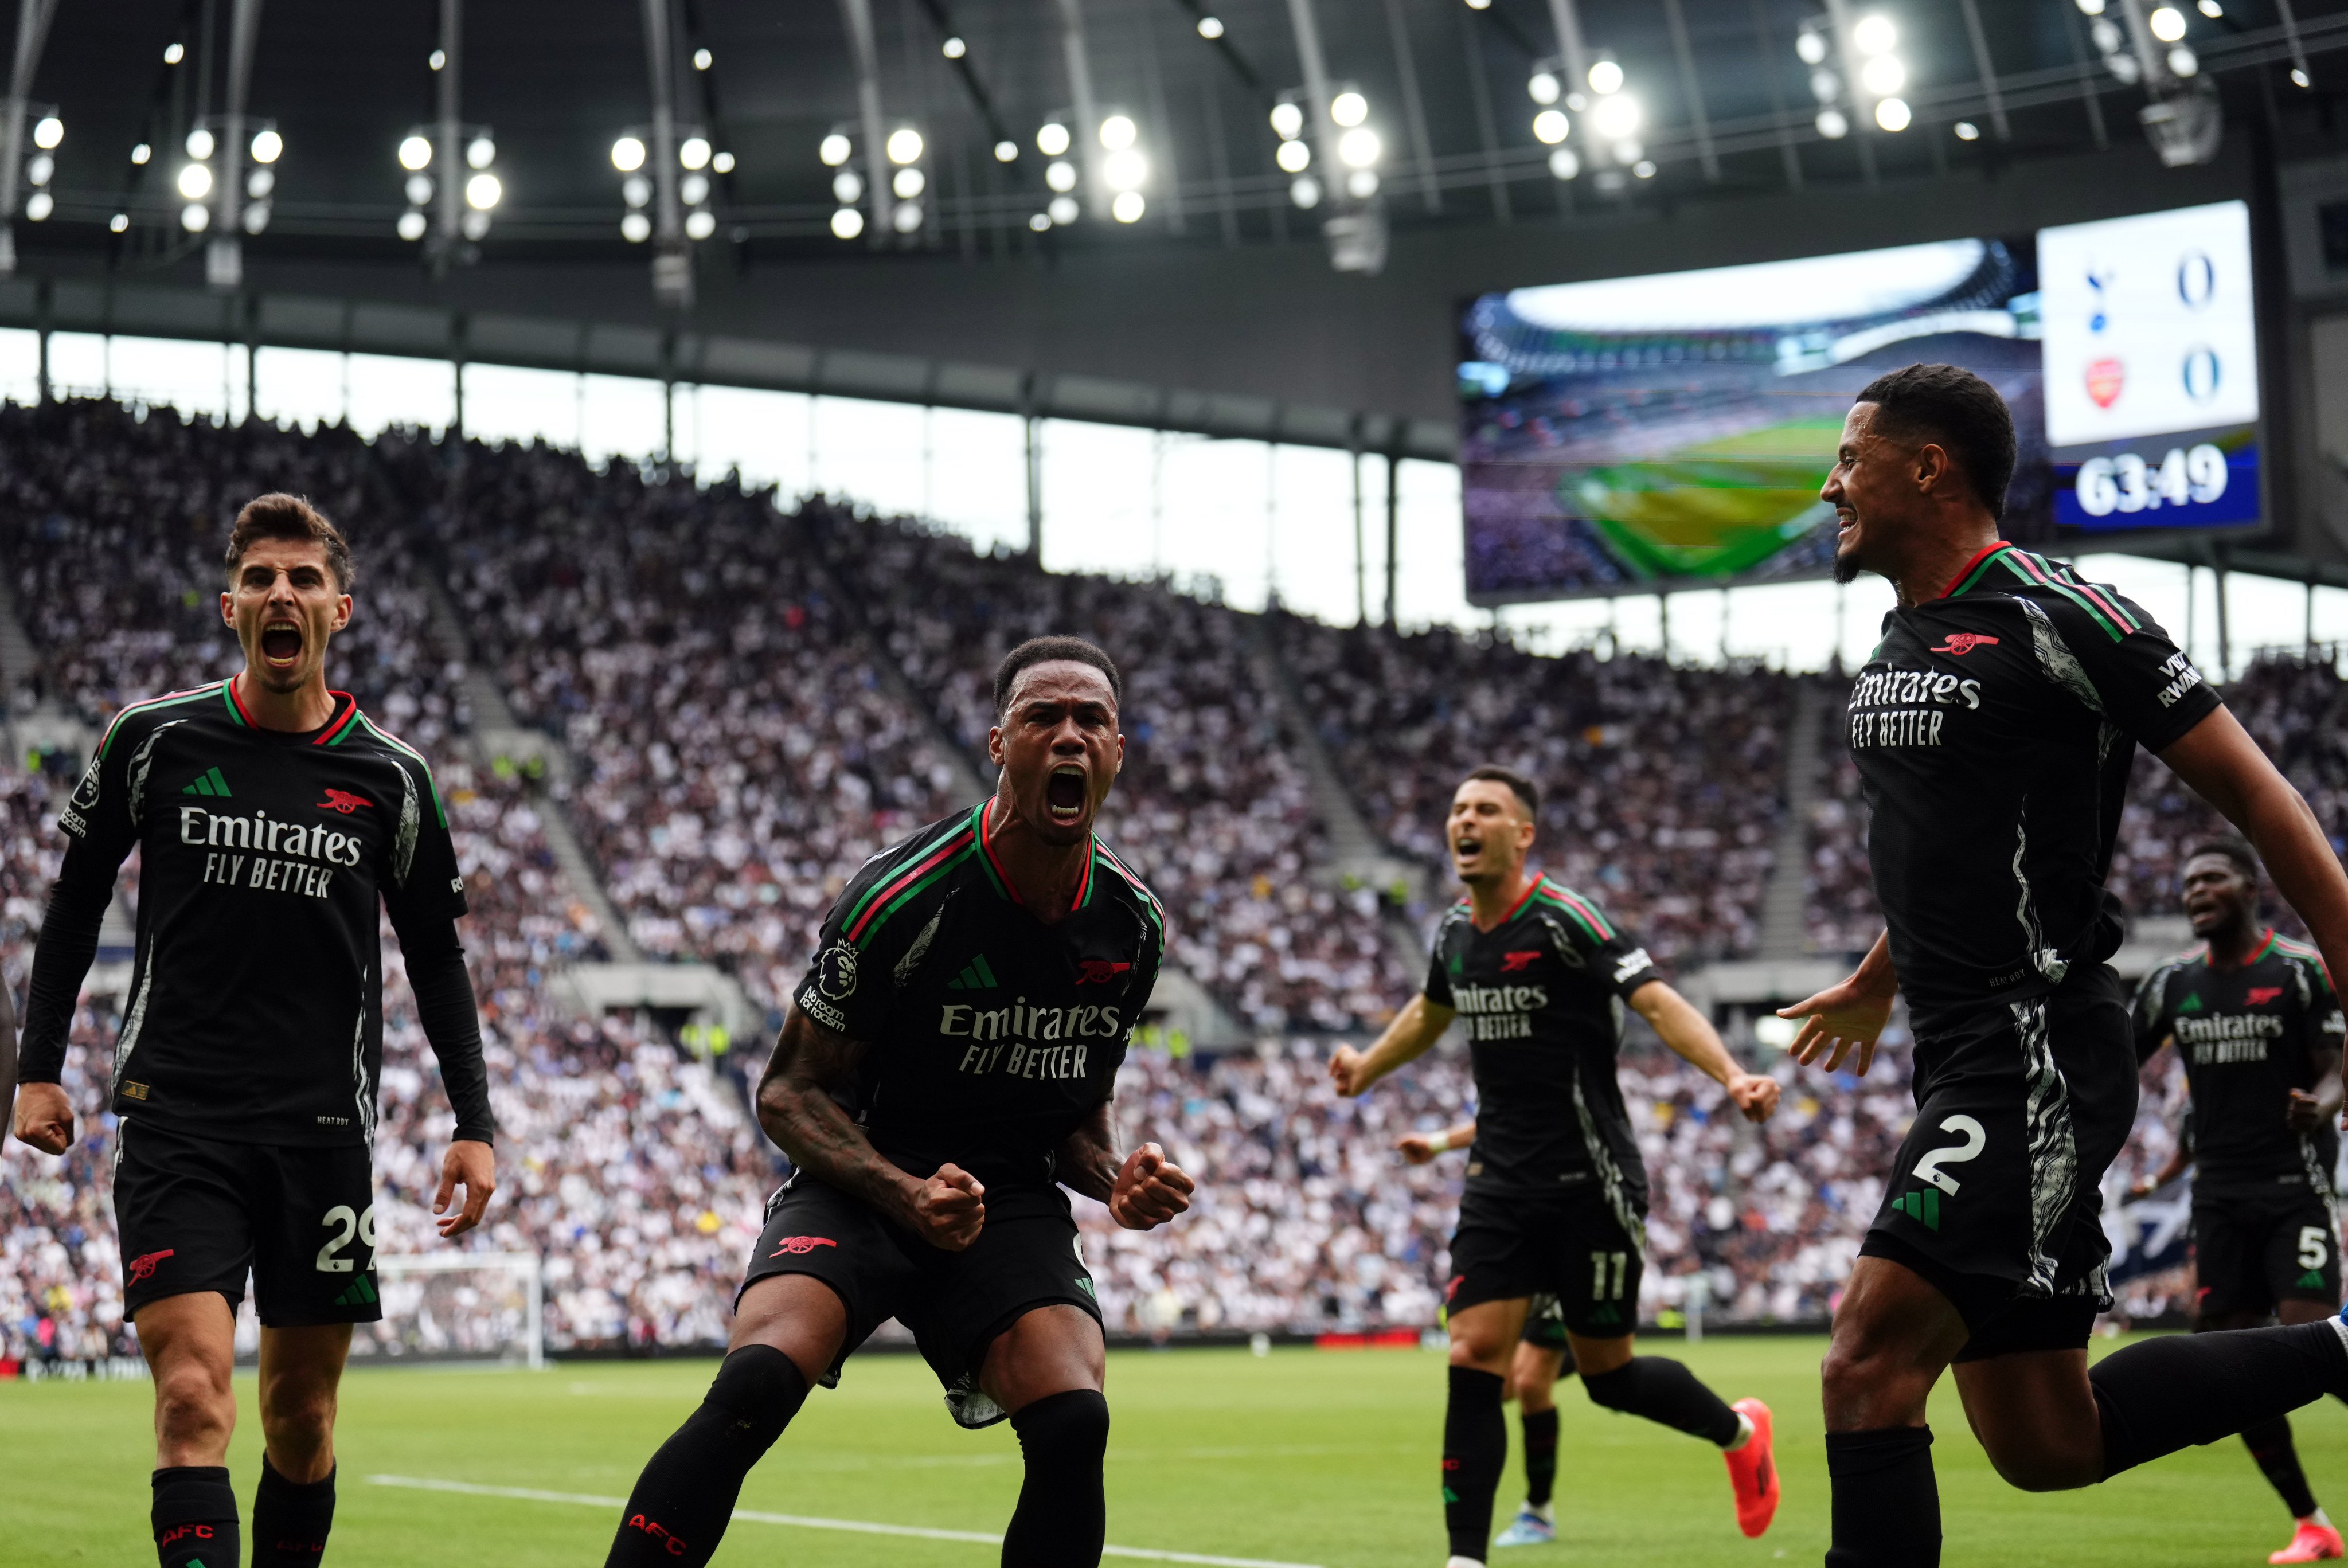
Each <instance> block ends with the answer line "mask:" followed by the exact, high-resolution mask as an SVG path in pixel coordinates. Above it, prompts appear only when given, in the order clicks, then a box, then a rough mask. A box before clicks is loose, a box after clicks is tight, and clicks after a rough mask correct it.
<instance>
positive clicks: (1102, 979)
mask: <svg viewBox="0 0 2348 1568" xmlns="http://www.w3.org/2000/svg"><path fill="white" fill-rule="evenodd" d="M1132 967H1133V965H1130V964H1121V963H1118V962H1117V960H1115V959H1110V958H1086V959H1081V960H1079V961H1078V962H1077V964H1076V984H1077V985H1107V984H1108V983H1109V982H1110V981H1111V980H1114V979H1116V978H1117V976H1118V975H1122V974H1124V973H1125V972H1126V971H1127V970H1128V969H1130V968H1132Z"/></svg>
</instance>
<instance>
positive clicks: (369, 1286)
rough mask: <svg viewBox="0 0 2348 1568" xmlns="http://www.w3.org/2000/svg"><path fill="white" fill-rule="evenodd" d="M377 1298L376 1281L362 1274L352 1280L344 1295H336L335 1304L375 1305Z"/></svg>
mask: <svg viewBox="0 0 2348 1568" xmlns="http://www.w3.org/2000/svg"><path fill="white" fill-rule="evenodd" d="M375 1303H376V1294H375V1281H373V1280H371V1279H369V1278H367V1276H366V1275H365V1274H361V1275H359V1277H358V1278H356V1279H355V1280H353V1281H351V1283H350V1286H349V1288H347V1289H346V1290H345V1291H344V1292H343V1294H342V1295H338V1296H336V1297H335V1305H336V1306H373V1305H375Z"/></svg>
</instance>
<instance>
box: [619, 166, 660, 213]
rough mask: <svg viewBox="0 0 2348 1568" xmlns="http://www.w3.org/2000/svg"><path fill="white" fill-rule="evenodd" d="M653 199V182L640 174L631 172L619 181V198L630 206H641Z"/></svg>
mask: <svg viewBox="0 0 2348 1568" xmlns="http://www.w3.org/2000/svg"><path fill="white" fill-rule="evenodd" d="M652 199H653V182H652V181H649V180H647V179H645V178H644V176H643V175H641V174H631V175H629V176H628V177H627V178H626V179H625V180H623V181H620V200H621V201H625V202H626V203H627V204H628V205H629V206H631V207H641V206H643V205H644V203H645V202H647V201H651V200H652Z"/></svg>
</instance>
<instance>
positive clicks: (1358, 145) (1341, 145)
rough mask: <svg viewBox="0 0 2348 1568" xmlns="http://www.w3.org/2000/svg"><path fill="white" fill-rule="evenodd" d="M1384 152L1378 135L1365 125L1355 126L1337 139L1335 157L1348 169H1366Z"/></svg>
mask: <svg viewBox="0 0 2348 1568" xmlns="http://www.w3.org/2000/svg"><path fill="white" fill-rule="evenodd" d="M1384 151H1385V147H1384V146H1383V145H1382V144H1381V143H1380V142H1379V140H1378V133H1377V132H1376V131H1375V130H1372V129H1370V128H1369V127H1368V126H1366V125H1357V126H1355V127H1354V129H1351V130H1349V131H1347V132H1346V133H1345V134H1344V135H1343V136H1341V137H1339V138H1338V139H1337V157H1338V160H1339V161H1341V162H1343V163H1344V165H1345V166H1346V167H1347V168H1349V169H1367V168H1368V167H1369V166H1370V165H1371V164H1373V163H1375V162H1376V161H1377V160H1378V155H1379V154H1380V153H1382V152H1384Z"/></svg>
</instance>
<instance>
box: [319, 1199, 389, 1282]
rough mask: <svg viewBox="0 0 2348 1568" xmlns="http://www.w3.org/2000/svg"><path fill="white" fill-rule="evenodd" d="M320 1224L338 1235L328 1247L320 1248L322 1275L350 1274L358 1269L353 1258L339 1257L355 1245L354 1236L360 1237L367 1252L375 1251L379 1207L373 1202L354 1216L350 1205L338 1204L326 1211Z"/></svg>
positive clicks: (328, 1239) (328, 1240) (328, 1243)
mask: <svg viewBox="0 0 2348 1568" xmlns="http://www.w3.org/2000/svg"><path fill="white" fill-rule="evenodd" d="M318 1223H320V1224H322V1225H324V1226H326V1227H327V1228H329V1229H331V1230H335V1234H333V1235H331V1236H328V1237H327V1238H326V1244H325V1245H324V1246H323V1247H320V1248H319V1249H318V1272H319V1273H320V1274H349V1273H350V1272H351V1271H352V1269H353V1268H355V1267H356V1266H357V1265H356V1264H354V1263H353V1262H352V1261H351V1260H350V1259H349V1258H345V1257H337V1256H336V1255H335V1254H336V1253H340V1252H341V1251H342V1250H343V1249H344V1248H345V1247H347V1246H349V1245H350V1244H351V1238H352V1237H353V1236H356V1237H357V1238H358V1240H359V1244H360V1245H361V1246H364V1247H365V1248H366V1250H367V1251H369V1252H373V1251H375V1205H374V1204H373V1203H369V1204H368V1205H367V1206H366V1212H365V1213H354V1212H352V1210H351V1206H350V1205H349V1204H348V1203H337V1204H335V1206H334V1207H333V1208H331V1209H329V1210H327V1211H326V1212H325V1213H324V1216H322V1217H321V1218H320V1219H319V1221H318ZM336 1227H339V1229H336Z"/></svg>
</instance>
